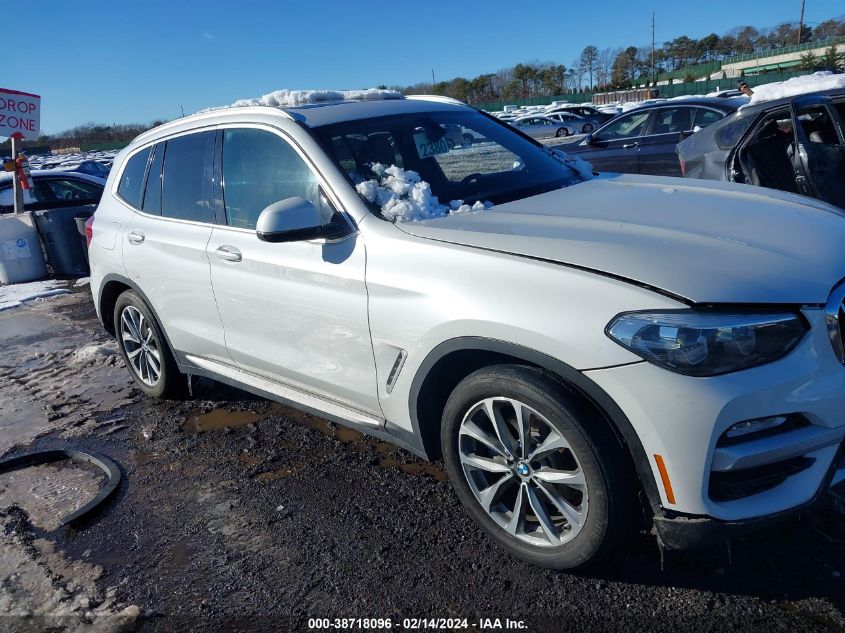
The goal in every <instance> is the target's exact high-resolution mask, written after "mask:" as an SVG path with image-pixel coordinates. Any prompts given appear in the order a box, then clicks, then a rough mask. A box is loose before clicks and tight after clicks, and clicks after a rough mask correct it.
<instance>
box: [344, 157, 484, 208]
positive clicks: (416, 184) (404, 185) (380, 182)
mask: <svg viewBox="0 0 845 633" xmlns="http://www.w3.org/2000/svg"><path fill="white" fill-rule="evenodd" d="M370 170H371V171H372V172H373V174H374V175H375V176H376V179H373V180H365V181H363V182H359V183H358V184H357V185H356V186H355V189H356V190H357V191H358V193H359V194H361V195H362V196H363V197H364V198H366V199H367V200H368V201H369V202H372V203H373V204H376V205H378V207H379V209H381V214H382V215H383V216H384V217H385V218H387V219H388V220H398V221H399V222H417V221H420V220H431V219H433V218H442V217H445V216H447V215H457V214H461V213H470V212H474V211H483V210H484V209H489V208H490V207H492V206H493V205H492V204H491V203H489V202H481V201H479V202H476V203H475V204H474V205H472V206H470V205H468V204H464V201H463V200H452V201H451V202H450V203H449V204H448V205H445V204H441V203H440V201H439V200H438V199H437V196H435V195H434V194H432V193H431V185H430V184H428V183H427V182H426V181H424V180H422V179H421V178H420V175H419V174H418V173H417V172H415V171H411V170H404V169H402V168H401V167H397V166H396V165H390V167H386V166H385V165H382V164H381V163H375V164H373V165H371V166H370Z"/></svg>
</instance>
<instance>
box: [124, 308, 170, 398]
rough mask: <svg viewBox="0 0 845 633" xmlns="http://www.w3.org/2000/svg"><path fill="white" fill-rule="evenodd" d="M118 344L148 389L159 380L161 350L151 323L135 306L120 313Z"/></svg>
mask: <svg viewBox="0 0 845 633" xmlns="http://www.w3.org/2000/svg"><path fill="white" fill-rule="evenodd" d="M120 344H121V345H122V346H123V351H124V352H126V358H127V359H128V360H129V363H130V364H131V365H132V369H133V370H134V372H135V375H136V376H138V378H139V379H140V380H141V382H143V383H144V384H145V385H147V386H148V387H155V386H156V385H157V384H158V382H159V380H161V349H160V346H159V342H158V339H157V338H156V335H155V331H154V330H153V328H152V323H150V320H149V319H147V318H146V317H145V316H144V315H143V314H142V313H141V311H140V310H139V309H138V308H136V307H135V306H131V305H130V306H126V307H125V308H124V309H123V311H122V312H121V313H120Z"/></svg>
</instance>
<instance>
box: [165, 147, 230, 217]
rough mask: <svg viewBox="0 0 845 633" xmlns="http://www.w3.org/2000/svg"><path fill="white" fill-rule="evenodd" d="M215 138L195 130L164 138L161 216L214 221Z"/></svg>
mask: <svg viewBox="0 0 845 633" xmlns="http://www.w3.org/2000/svg"><path fill="white" fill-rule="evenodd" d="M214 139H215V133H214V132H197V133H194V134H187V135H185V136H177V137H176V138H172V139H170V140H168V141H167V147H166V150H165V154H164V171H163V175H162V188H161V214H162V215H163V216H166V217H168V218H176V219H179V220H191V221H193V222H211V223H213V222H214V220H215V217H216V213H215V209H216V205H215V199H214Z"/></svg>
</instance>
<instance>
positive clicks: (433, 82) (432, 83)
mask: <svg viewBox="0 0 845 633" xmlns="http://www.w3.org/2000/svg"><path fill="white" fill-rule="evenodd" d="M436 83H437V82H436V81H434V68H432V69H431V89H432V90H434V84H436Z"/></svg>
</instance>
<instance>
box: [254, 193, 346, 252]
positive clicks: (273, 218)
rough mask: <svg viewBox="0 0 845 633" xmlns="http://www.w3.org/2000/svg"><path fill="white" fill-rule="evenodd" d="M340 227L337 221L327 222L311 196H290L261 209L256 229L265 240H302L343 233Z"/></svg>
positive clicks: (260, 237) (330, 236)
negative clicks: (336, 224)
mask: <svg viewBox="0 0 845 633" xmlns="http://www.w3.org/2000/svg"><path fill="white" fill-rule="evenodd" d="M337 228H338V227H337V226H335V225H334V224H333V223H330V224H323V218H322V217H321V216H320V211H319V210H318V209H317V207H315V206H314V205H313V204H312V203H311V202H309V201H308V200H305V199H304V198H286V199H285V200H281V201H279V202H274V203H273V204H271V205H270V206H269V207H267V208H266V209H264V210H263V211H262V212H261V215H259V216H258V222H257V223H256V226H255V231H256V233H257V234H258V239H259V240H262V241H264V242H301V241H305V240H313V239H317V238H321V237H323V238H333V237H339V235H337V233H338V230H337Z"/></svg>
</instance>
